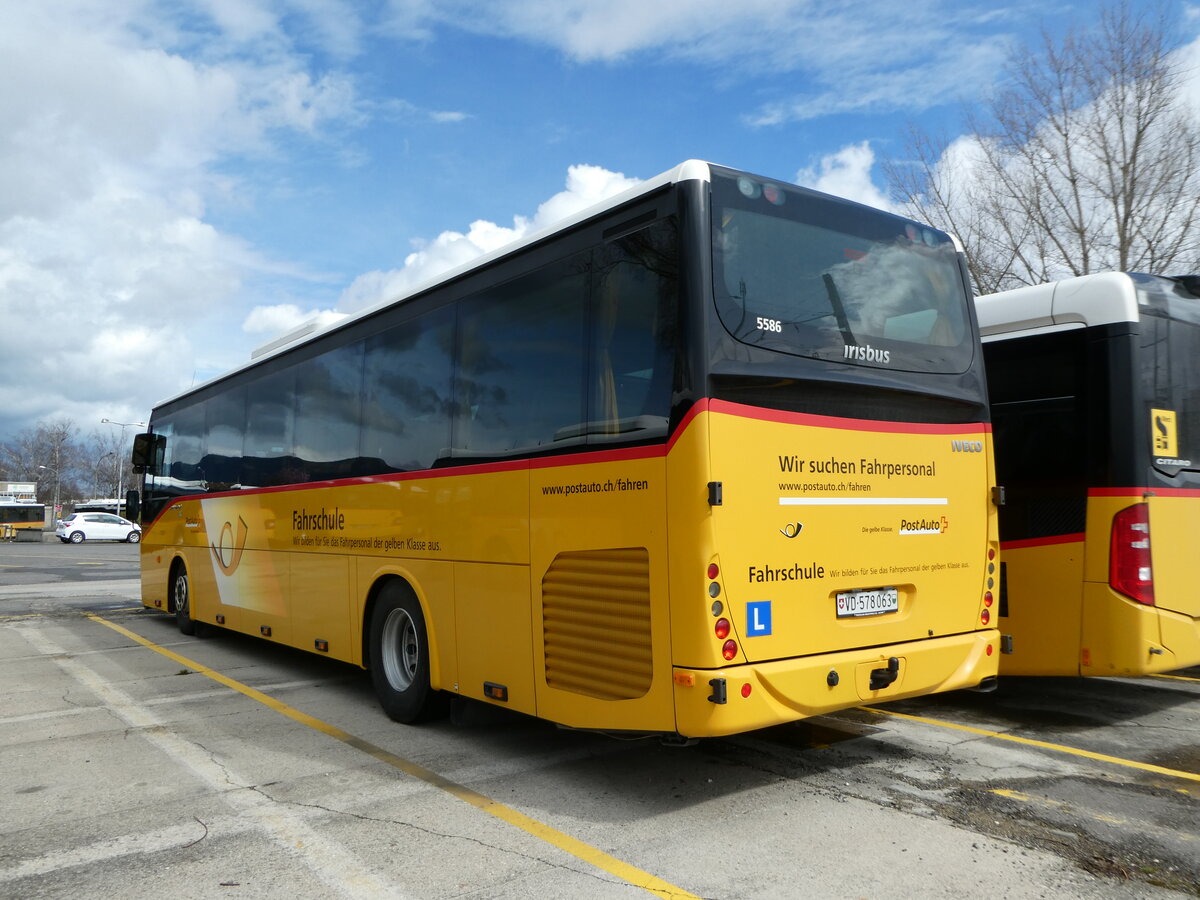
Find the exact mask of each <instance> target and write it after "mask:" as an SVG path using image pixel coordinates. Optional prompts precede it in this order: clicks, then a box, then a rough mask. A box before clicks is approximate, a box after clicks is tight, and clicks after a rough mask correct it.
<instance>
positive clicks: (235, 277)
mask: <svg viewBox="0 0 1200 900" xmlns="http://www.w3.org/2000/svg"><path fill="white" fill-rule="evenodd" d="M1134 2H1135V3H1136V2H1137V0H1134ZM1167 2H1168V5H1169V7H1170V8H1171V9H1172V10H1173V11H1175V12H1176V13H1178V15H1179V21H1180V23H1181V26H1182V27H1183V28H1184V29H1185V30H1186V29H1190V31H1185V33H1184V34H1183V35H1182V39H1181V42H1182V43H1185V44H1192V46H1193V47H1200V42H1197V35H1200V3H1197V2H1194V0H1167ZM1096 5H1097V4H1096V2H1095V0H1066V2H1063V3H1059V4H1047V3H1045V2H1044V0H1010V2H1008V3H1006V4H1003V5H1002V6H1001V5H998V4H996V3H995V0H906V2H904V3H895V2H886V0H839V2H837V3H831V2H827V0H738V2H731V0H654V2H646V0H608V2H601V0H357V2H355V0H163V2H157V0H0V84H2V85H4V87H3V88H2V89H0V358H2V359H3V360H4V365H3V367H2V369H0V442H4V441H7V440H11V439H12V438H13V437H14V436H15V435H16V434H17V433H18V432H20V431H21V430H23V429H26V428H30V427H32V426H34V425H36V424H37V423H39V422H50V421H61V420H63V419H69V420H70V421H72V422H73V423H74V424H75V425H76V426H77V427H78V428H79V429H80V430H81V432H83V433H85V434H86V433H90V432H93V431H99V430H103V429H106V428H108V429H112V428H116V427H117V426H108V425H102V424H101V422H100V420H101V419H103V418H108V419H111V420H113V421H116V422H130V423H133V422H145V421H147V420H148V417H149V415H150V410H151V408H152V407H153V405H154V404H155V403H156V402H157V401H159V400H161V399H163V398H165V397H168V396H172V395H174V394H176V393H178V392H180V391H182V390H185V389H187V388H188V387H190V386H192V385H194V384H199V383H200V382H202V381H204V380H206V379H209V378H211V377H213V376H215V375H218V374H220V373H221V372H224V371H227V370H229V369H231V368H234V367H236V366H239V365H241V364H243V363H244V362H245V361H246V360H248V359H249V356H250V353H251V351H252V350H253V349H254V348H255V347H257V346H260V345H262V344H264V343H267V342H268V341H270V340H272V339H273V338H275V337H277V336H279V335H280V334H281V333H283V332H285V331H287V330H289V329H291V328H293V327H296V326H297V325H299V324H301V323H303V322H306V321H308V320H311V319H313V318H317V319H319V320H320V321H331V320H333V319H335V318H336V317H337V316H339V315H344V314H346V313H353V312H354V311H356V310H358V309H362V308H364V307H365V306H368V305H371V304H373V303H375V302H378V301H380V300H384V299H387V298H388V297H391V296H395V295H396V294H398V293H400V292H402V291H403V290H405V288H406V287H407V286H411V285H413V284H415V283H418V282H422V281H425V280H427V279H428V278H430V277H433V276H435V275H436V274H437V273H438V272H439V271H444V270H445V269H447V268H449V267H451V266H453V265H456V264H459V263H461V262H464V261H466V260H469V259H470V258H472V257H473V256H475V255H478V254H480V253H484V252H487V251H490V250H493V249H495V248H497V247H499V246H501V245H503V244H504V243H507V242H509V241H511V240H514V239H519V238H520V237H521V236H522V235H524V234H527V233H529V232H530V231H531V230H534V229H536V228H540V227H542V226H545V225H548V224H551V223H552V222H553V221H555V220H556V219H558V218H561V217H563V216H566V215H569V214H571V213H573V212H576V211H578V210H580V209H582V208H584V207H586V206H588V205H590V204H592V203H595V202H598V201H601V200H603V199H604V198H605V197H607V196H610V195H612V194H613V193H616V192H619V191H620V190H623V189H625V188H627V187H629V186H631V185H633V184H635V183H636V182H637V181H639V180H642V179H646V178H650V177H652V176H654V175H656V174H658V173H660V172H663V171H666V170H668V169H670V168H672V167H673V166H674V165H676V164H678V163H680V162H682V161H684V160H686V159H689V158H699V159H707V160H709V161H711V162H716V163H720V164H722V165H727V166H731V167H734V168H740V169H746V170H749V171H752V172H755V173H757V174H760V175H764V176H767V177H772V178H776V179H786V180H790V181H793V182H795V183H798V184H803V185H805V186H808V187H813V188H817V189H819V190H824V191H827V192H829V193H833V194H837V195H839V196H844V197H848V198H850V199H854V200H858V201H861V202H864V203H869V204H871V205H874V206H879V207H883V208H887V207H888V205H889V200H888V197H887V189H886V184H885V181H884V178H883V175H882V172H881V169H880V164H881V161H882V160H884V159H897V158H902V154H903V152H904V140H905V131H906V129H907V128H908V127H909V125H910V124H916V125H918V126H920V127H922V128H925V129H928V130H931V131H933V132H936V133H939V134H943V135H945V136H947V137H949V138H953V137H954V136H955V135H956V134H958V133H961V132H962V130H963V128H964V126H963V113H964V110H968V109H971V108H972V107H974V106H978V104H980V103H981V102H983V101H984V100H985V98H986V97H987V95H988V93H989V92H990V91H993V90H995V89H996V87H997V86H998V85H1000V84H1001V83H1002V82H1003V78H1004V64H1005V61H1006V58H1007V55H1008V54H1009V52H1010V51H1011V49H1012V48H1013V47H1016V46H1021V45H1023V44H1030V43H1036V42H1037V41H1038V40H1039V32H1040V29H1042V28H1045V29H1046V30H1047V31H1048V32H1049V33H1050V34H1061V33H1062V32H1063V31H1064V30H1065V29H1067V28H1070V27H1071V26H1073V25H1077V24H1078V23H1079V22H1080V21H1081V20H1082V19H1083V18H1085V17H1089V16H1092V15H1094V12H1095V9H1096ZM1052 7H1053V8H1052ZM1194 58H1197V59H1200V55H1194ZM1192 85H1193V89H1194V90H1195V92H1196V95H1197V96H1198V97H1200V80H1198V79H1196V78H1195V77H1194V76H1193V81H1192ZM132 433H133V432H132V430H129V431H128V437H132Z"/></svg>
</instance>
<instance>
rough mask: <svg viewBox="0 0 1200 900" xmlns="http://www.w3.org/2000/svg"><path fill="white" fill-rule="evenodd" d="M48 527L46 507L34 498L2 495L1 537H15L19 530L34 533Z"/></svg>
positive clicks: (0, 506) (0, 501)
mask: <svg viewBox="0 0 1200 900" xmlns="http://www.w3.org/2000/svg"><path fill="white" fill-rule="evenodd" d="M45 527H46V507H45V506H44V505H43V504H41V503H38V502H36V501H34V500H23V499H20V498H18V497H9V496H0V537H3V538H5V539H9V540H11V539H15V538H16V537H17V532H18V531H23V532H27V533H32V532H34V531H41V530H42V529H43V528H45Z"/></svg>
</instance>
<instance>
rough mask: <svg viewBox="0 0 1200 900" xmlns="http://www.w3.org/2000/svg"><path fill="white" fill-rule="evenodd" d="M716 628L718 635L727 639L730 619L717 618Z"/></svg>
mask: <svg viewBox="0 0 1200 900" xmlns="http://www.w3.org/2000/svg"><path fill="white" fill-rule="evenodd" d="M715 630H716V633H717V637H719V638H720V639H721V640H725V638H727V637H729V620H728V619H717V625H716V629H715Z"/></svg>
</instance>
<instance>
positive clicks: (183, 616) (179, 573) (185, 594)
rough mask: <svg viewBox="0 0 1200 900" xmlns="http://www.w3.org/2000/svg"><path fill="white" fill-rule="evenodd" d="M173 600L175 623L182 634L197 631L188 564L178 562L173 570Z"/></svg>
mask: <svg viewBox="0 0 1200 900" xmlns="http://www.w3.org/2000/svg"><path fill="white" fill-rule="evenodd" d="M171 602H172V605H174V607H175V624H177V625H178V626H179V631H180V633H182V634H195V633H196V620H195V619H193V618H192V592H191V585H190V584H189V583H188V573H187V566H185V565H184V564H183V563H181V562H180V563H176V564H175V568H173V569H172V570H171Z"/></svg>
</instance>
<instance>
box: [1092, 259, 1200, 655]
mask: <svg viewBox="0 0 1200 900" xmlns="http://www.w3.org/2000/svg"><path fill="white" fill-rule="evenodd" d="M1103 277H1104V278H1105V279H1107V281H1110V282H1111V281H1116V280H1120V281H1121V282H1127V283H1128V284H1129V285H1131V286H1132V290H1133V299H1132V300H1131V303H1130V306H1131V307H1132V312H1131V315H1130V316H1129V318H1130V319H1136V323H1137V324H1136V328H1135V329H1134V333H1133V335H1132V337H1131V342H1130V344H1129V345H1128V348H1127V350H1126V349H1125V348H1122V347H1120V346H1119V345H1118V347H1116V348H1114V350H1113V351H1112V352H1110V353H1109V354H1108V355H1107V357H1106V358H1107V359H1109V360H1116V363H1115V364H1112V363H1110V364H1109V365H1108V367H1107V371H1106V372H1105V373H1104V377H1102V378H1097V379H1096V381H1097V382H1099V383H1100V384H1102V385H1104V386H1105V387H1106V388H1107V392H1106V396H1107V400H1108V402H1107V403H1106V404H1105V405H1106V406H1107V407H1108V408H1109V410H1110V412H1109V416H1108V420H1109V421H1110V422H1111V423H1112V434H1111V435H1108V436H1107V437H1108V440H1107V441H1105V442H1104V445H1106V446H1114V445H1119V443H1120V442H1121V441H1122V438H1121V436H1122V435H1124V436H1126V437H1125V442H1126V443H1127V444H1128V449H1127V450H1125V451H1124V452H1123V453H1114V454H1113V455H1114V457H1115V458H1116V460H1117V463H1116V466H1115V469H1116V470H1115V471H1113V472H1112V478H1111V480H1110V481H1109V482H1108V483H1106V484H1103V485H1099V486H1094V487H1092V488H1091V490H1089V492H1088V520H1087V543H1088V551H1087V554H1086V560H1085V563H1084V573H1085V574H1084V597H1083V616H1082V640H1081V650H1080V673H1081V674H1084V675H1140V674H1147V673H1153V672H1168V671H1171V670H1173V669H1180V668H1185V667H1188V666H1194V665H1197V664H1200V592H1198V591H1197V590H1196V561H1195V553H1196V536H1197V535H1198V534H1200V405H1198V403H1197V394H1196V385H1197V384H1198V383H1200V278H1197V277H1196V276H1188V277H1184V278H1174V279H1172V278H1164V277H1159V276H1152V275H1137V274H1134V275H1124V274H1117V273H1113V274H1111V275H1107V276H1103ZM1126 352H1127V353H1128V354H1129V355H1128V356H1126V355H1125V354H1126ZM1129 358H1131V364H1124V365H1123V364H1121V362H1122V360H1123V359H1129ZM1130 373H1132V380H1133V384H1132V385H1131V387H1132V391H1130V390H1129V387H1130V385H1128V383H1127V382H1128V379H1129V374H1130ZM1126 398H1132V402H1128V401H1127V400H1126ZM1122 469H1126V470H1128V471H1121V470H1122ZM1125 485H1132V486H1133V487H1125Z"/></svg>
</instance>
